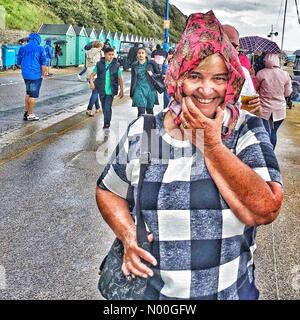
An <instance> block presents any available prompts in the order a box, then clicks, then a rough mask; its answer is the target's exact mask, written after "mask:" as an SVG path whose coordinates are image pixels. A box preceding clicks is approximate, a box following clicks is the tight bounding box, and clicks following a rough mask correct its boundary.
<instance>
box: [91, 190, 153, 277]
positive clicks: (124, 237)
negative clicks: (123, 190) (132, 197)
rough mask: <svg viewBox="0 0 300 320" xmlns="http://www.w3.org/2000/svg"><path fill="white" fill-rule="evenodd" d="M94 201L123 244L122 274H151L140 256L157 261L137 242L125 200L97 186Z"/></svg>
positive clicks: (150, 260)
mask: <svg viewBox="0 0 300 320" xmlns="http://www.w3.org/2000/svg"><path fill="white" fill-rule="evenodd" d="M96 201H97V205H98V208H99V210H100V212H101V214H102V217H103V218H104V220H105V221H106V222H107V224H108V225H109V226H110V227H111V229H112V230H113V231H114V233H115V234H116V236H117V237H118V238H119V239H120V240H121V241H122V243H123V245H124V260H123V266H122V270H123V272H124V274H128V273H129V272H130V273H132V274H133V275H136V276H140V277H145V278H146V277H148V276H152V275H153V271H152V270H151V269H150V268H148V267H147V266H146V265H145V264H144V263H142V262H141V258H142V259H144V260H145V261H148V262H149V263H151V264H153V265H156V263H157V262H156V260H155V258H154V257H153V256H152V255H151V254H150V253H149V252H147V251H146V250H144V249H142V248H140V247H139V246H138V244H137V240H136V228H135V224H134V221H133V219H132V217H131V215H130V212H129V207H128V203H127V201H126V200H124V199H123V198H121V197H119V196H118V195H116V194H114V193H112V192H110V191H107V190H103V189H101V188H99V187H97V188H96ZM150 240H152V239H150Z"/></svg>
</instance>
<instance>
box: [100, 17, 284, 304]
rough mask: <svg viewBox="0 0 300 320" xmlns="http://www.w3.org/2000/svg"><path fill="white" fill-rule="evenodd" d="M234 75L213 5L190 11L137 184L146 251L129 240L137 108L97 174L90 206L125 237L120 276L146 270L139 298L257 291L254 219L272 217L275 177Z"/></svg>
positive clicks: (224, 296)
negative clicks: (167, 102)
mask: <svg viewBox="0 0 300 320" xmlns="http://www.w3.org/2000/svg"><path fill="white" fill-rule="evenodd" d="M243 82H244V74H243V70H242V68H241V65H240V62H239V58H238V54H237V51H236V50H235V49H234V48H233V46H232V45H231V43H230V41H229V40H228V37H227V36H225V34H224V31H223V28H222V26H221V24H220V22H219V21H218V20H217V18H216V17H215V15H214V13H213V12H212V11H210V12H207V13H205V14H202V13H195V14H192V15H191V16H190V17H189V19H188V21H187V23H186V27H185V30H184V32H183V35H182V37H181V40H180V42H179V44H178V46H177V48H176V51H175V53H174V55H173V59H172V61H171V63H170V65H169V68H168V72H167V75H166V81H165V83H166V86H167V90H168V93H169V95H170V96H171V97H172V99H173V100H172V101H170V105H169V108H168V109H167V110H165V111H164V112H161V113H159V114H157V115H156V116H155V130H153V132H152V138H153V139H152V140H151V153H150V156H149V154H148V156H149V158H150V161H149V162H150V163H149V164H148V166H147V169H146V171H145V175H144V179H143V182H142V187H141V189H139V190H141V191H140V192H141V193H140V198H139V199H140V202H139V204H140V211H141V214H142V216H143V218H144V221H145V223H146V225H147V230H148V231H149V236H148V238H149V240H150V241H151V243H150V244H151V249H150V252H148V251H146V250H144V249H143V248H141V247H139V245H138V244H137V239H136V226H135V223H134V219H133V216H134V213H135V208H133V210H132V213H131V212H130V211H129V208H132V207H134V202H133V200H132V199H136V194H137V189H138V182H139V175H138V172H139V168H140V158H141V154H142V153H143V152H145V150H141V145H142V143H141V141H142V138H141V137H142V135H143V124H144V118H143V117H140V118H138V119H137V120H135V121H134V122H133V123H131V124H130V125H129V127H128V129H127V131H126V133H125V135H124V137H123V138H122V139H121V141H120V143H119V145H118V146H117V148H116V152H115V153H113V155H114V156H113V157H112V159H111V161H109V163H108V164H107V165H106V167H105V168H104V170H103V172H102V174H101V176H100V177H99V179H98V182H97V188H96V199H97V204H98V207H99V209H100V212H101V214H102V216H103V218H104V220H105V221H106V222H107V223H108V225H109V226H110V227H111V229H112V230H113V231H114V233H115V234H116V236H117V237H118V239H120V240H121V242H122V244H123V246H124V256H123V263H122V271H123V273H124V276H128V275H130V274H131V275H132V276H134V277H143V278H145V279H147V282H146V288H145V291H143V292H142V293H141V297H140V299H148V300H170V299H173V300H174V299H192V300H197V299H199V300H202V299H206V300H255V299H258V296H259V292H258V289H257V288H256V285H255V274H254V269H255V267H254V260H253V253H254V251H255V248H256V241H255V237H256V229H257V226H259V225H263V224H268V223H271V222H272V221H274V219H276V217H277V215H278V213H279V210H280V206H281V203H282V198H283V196H282V185H281V183H282V181H281V175H280V171H279V166H278V163H277V160H276V156H275V154H274V151H273V148H272V145H271V143H270V139H269V137H268V134H267V132H266V130H265V128H264V126H263V123H262V121H261V119H260V118H258V117H256V116H254V115H252V114H251V113H249V112H246V111H244V110H239V109H238V108H237V107H236V106H235V104H236V101H237V99H238V97H239V95H240V92H241V89H242V86H243ZM143 158H145V157H143ZM142 294H143V295H142Z"/></svg>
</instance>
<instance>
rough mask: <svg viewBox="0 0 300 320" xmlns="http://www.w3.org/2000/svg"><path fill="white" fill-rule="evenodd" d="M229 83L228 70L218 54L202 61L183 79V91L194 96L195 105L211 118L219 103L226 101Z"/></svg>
mask: <svg viewBox="0 0 300 320" xmlns="http://www.w3.org/2000/svg"><path fill="white" fill-rule="evenodd" d="M227 85H228V70H227V67H226V65H225V62H224V60H223V58H222V57H221V56H219V55H218V54H213V55H211V56H209V57H207V58H205V59H204V60H203V61H201V62H200V64H199V66H198V67H197V68H195V69H194V70H193V71H191V72H190V73H189V74H188V76H187V78H186V79H185V80H184V81H183V84H182V88H183V93H184V94H185V95H186V96H189V97H191V98H192V101H193V103H194V104H195V106H196V107H197V108H198V109H199V110H200V111H201V112H202V113H203V114H204V115H205V116H206V117H209V118H214V116H215V112H216V110H217V108H218V106H219V105H221V104H222V103H223V102H224V98H225V94H226V89H227Z"/></svg>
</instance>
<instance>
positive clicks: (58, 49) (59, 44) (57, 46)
mask: <svg viewBox="0 0 300 320" xmlns="http://www.w3.org/2000/svg"><path fill="white" fill-rule="evenodd" d="M62 44H63V41H62V40H61V41H60V40H58V41H56V42H55V48H54V58H55V61H56V63H55V68H57V69H58V68H59V66H58V61H59V57H61V56H62V55H63V50H62Z"/></svg>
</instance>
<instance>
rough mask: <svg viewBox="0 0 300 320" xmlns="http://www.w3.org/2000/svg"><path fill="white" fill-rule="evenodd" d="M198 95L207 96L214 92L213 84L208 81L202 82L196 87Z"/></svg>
mask: <svg viewBox="0 0 300 320" xmlns="http://www.w3.org/2000/svg"><path fill="white" fill-rule="evenodd" d="M198 91H199V93H201V94H202V95H204V96H209V95H210V94H211V93H213V92H214V87H213V84H212V83H211V82H210V81H203V82H202V83H201V84H200V85H199V87H198Z"/></svg>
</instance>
